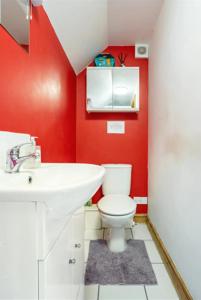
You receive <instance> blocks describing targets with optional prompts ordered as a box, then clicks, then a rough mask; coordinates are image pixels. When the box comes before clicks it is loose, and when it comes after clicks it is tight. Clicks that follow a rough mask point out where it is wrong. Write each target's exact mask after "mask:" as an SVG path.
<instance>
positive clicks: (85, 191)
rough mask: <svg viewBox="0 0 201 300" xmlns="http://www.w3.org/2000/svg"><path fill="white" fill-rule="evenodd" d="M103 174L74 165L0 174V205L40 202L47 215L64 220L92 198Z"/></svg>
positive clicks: (101, 170)
mask: <svg viewBox="0 0 201 300" xmlns="http://www.w3.org/2000/svg"><path fill="white" fill-rule="evenodd" d="M104 173H105V171H104V168H103V167H101V166H97V165H91V164H76V163H72V164H71V163H69V164H68V163H54V164H52V163H50V164H42V165H41V167H40V168H38V169H29V170H28V169H27V170H25V169H23V170H22V171H21V172H20V173H14V174H8V173H5V172H4V171H3V170H0V201H14V202H16V201H19V202H22V201H25V202H27V201H31V202H32V201H37V202H44V203H45V204H46V206H47V208H48V209H49V211H52V212H54V213H57V214H59V215H60V216H65V215H67V214H70V213H73V212H74V211H75V210H77V209H78V208H79V207H81V206H83V205H84V204H85V202H86V201H88V200H89V199H90V197H92V196H93V195H94V193H95V192H96V191H97V190H98V188H99V187H100V185H101V184H102V180H103V176H104ZM30 181H31V183H30Z"/></svg>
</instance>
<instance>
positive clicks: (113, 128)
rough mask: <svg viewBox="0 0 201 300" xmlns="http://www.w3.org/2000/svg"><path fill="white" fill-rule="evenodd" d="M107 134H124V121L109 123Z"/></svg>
mask: <svg viewBox="0 0 201 300" xmlns="http://www.w3.org/2000/svg"><path fill="white" fill-rule="evenodd" d="M107 133H109V134H111V133H113V134H124V133H125V122H124V121H107Z"/></svg>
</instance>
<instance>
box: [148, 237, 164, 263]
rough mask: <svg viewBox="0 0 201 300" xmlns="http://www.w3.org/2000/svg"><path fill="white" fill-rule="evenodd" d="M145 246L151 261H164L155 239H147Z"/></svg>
mask: <svg viewBox="0 0 201 300" xmlns="http://www.w3.org/2000/svg"><path fill="white" fill-rule="evenodd" d="M145 246H146V249H147V253H148V255H149V259H150V261H151V263H163V261H162V259H161V257H160V254H159V252H158V249H157V248H156V245H155V243H154V242H153V241H145Z"/></svg>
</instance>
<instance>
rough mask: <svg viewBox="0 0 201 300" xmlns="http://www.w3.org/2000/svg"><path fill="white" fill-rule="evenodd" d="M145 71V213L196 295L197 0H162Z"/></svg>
mask: <svg viewBox="0 0 201 300" xmlns="http://www.w3.org/2000/svg"><path fill="white" fill-rule="evenodd" d="M149 75H150V87H149V88H150V99H149V216H150V218H151V221H152V222H153V224H154V225H155V227H156V229H157V231H158V232H159V234H160V236H161V238H162V240H163V242H164V243H165V246H166V247H167V249H168V251H169V253H170V255H171V257H172V258H173V260H174V262H175V264H176V266H177V268H178V270H179V272H180V274H181V275H182V277H183V279H184V280H185V282H186V284H187V286H188V288H189V290H190V292H191V294H192V296H193V299H194V300H200V299H201V1H200V0H165V3H164V6H163V8H162V11H161V14H160V17H159V19H158V22H157V25H156V28H155V32H154V34H153V40H152V44H151V57H150V74H149Z"/></svg>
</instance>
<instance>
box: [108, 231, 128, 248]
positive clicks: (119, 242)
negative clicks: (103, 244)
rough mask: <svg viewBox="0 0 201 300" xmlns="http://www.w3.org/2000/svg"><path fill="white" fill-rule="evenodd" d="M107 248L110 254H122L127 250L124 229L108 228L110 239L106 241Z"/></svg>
mask: <svg viewBox="0 0 201 300" xmlns="http://www.w3.org/2000/svg"><path fill="white" fill-rule="evenodd" d="M107 244H108V248H109V249H110V251H111V252H115V253H118V252H123V251H125V250H126V248H127V242H126V239H125V228H124V227H113V228H110V237H109V239H108V241H107Z"/></svg>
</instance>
